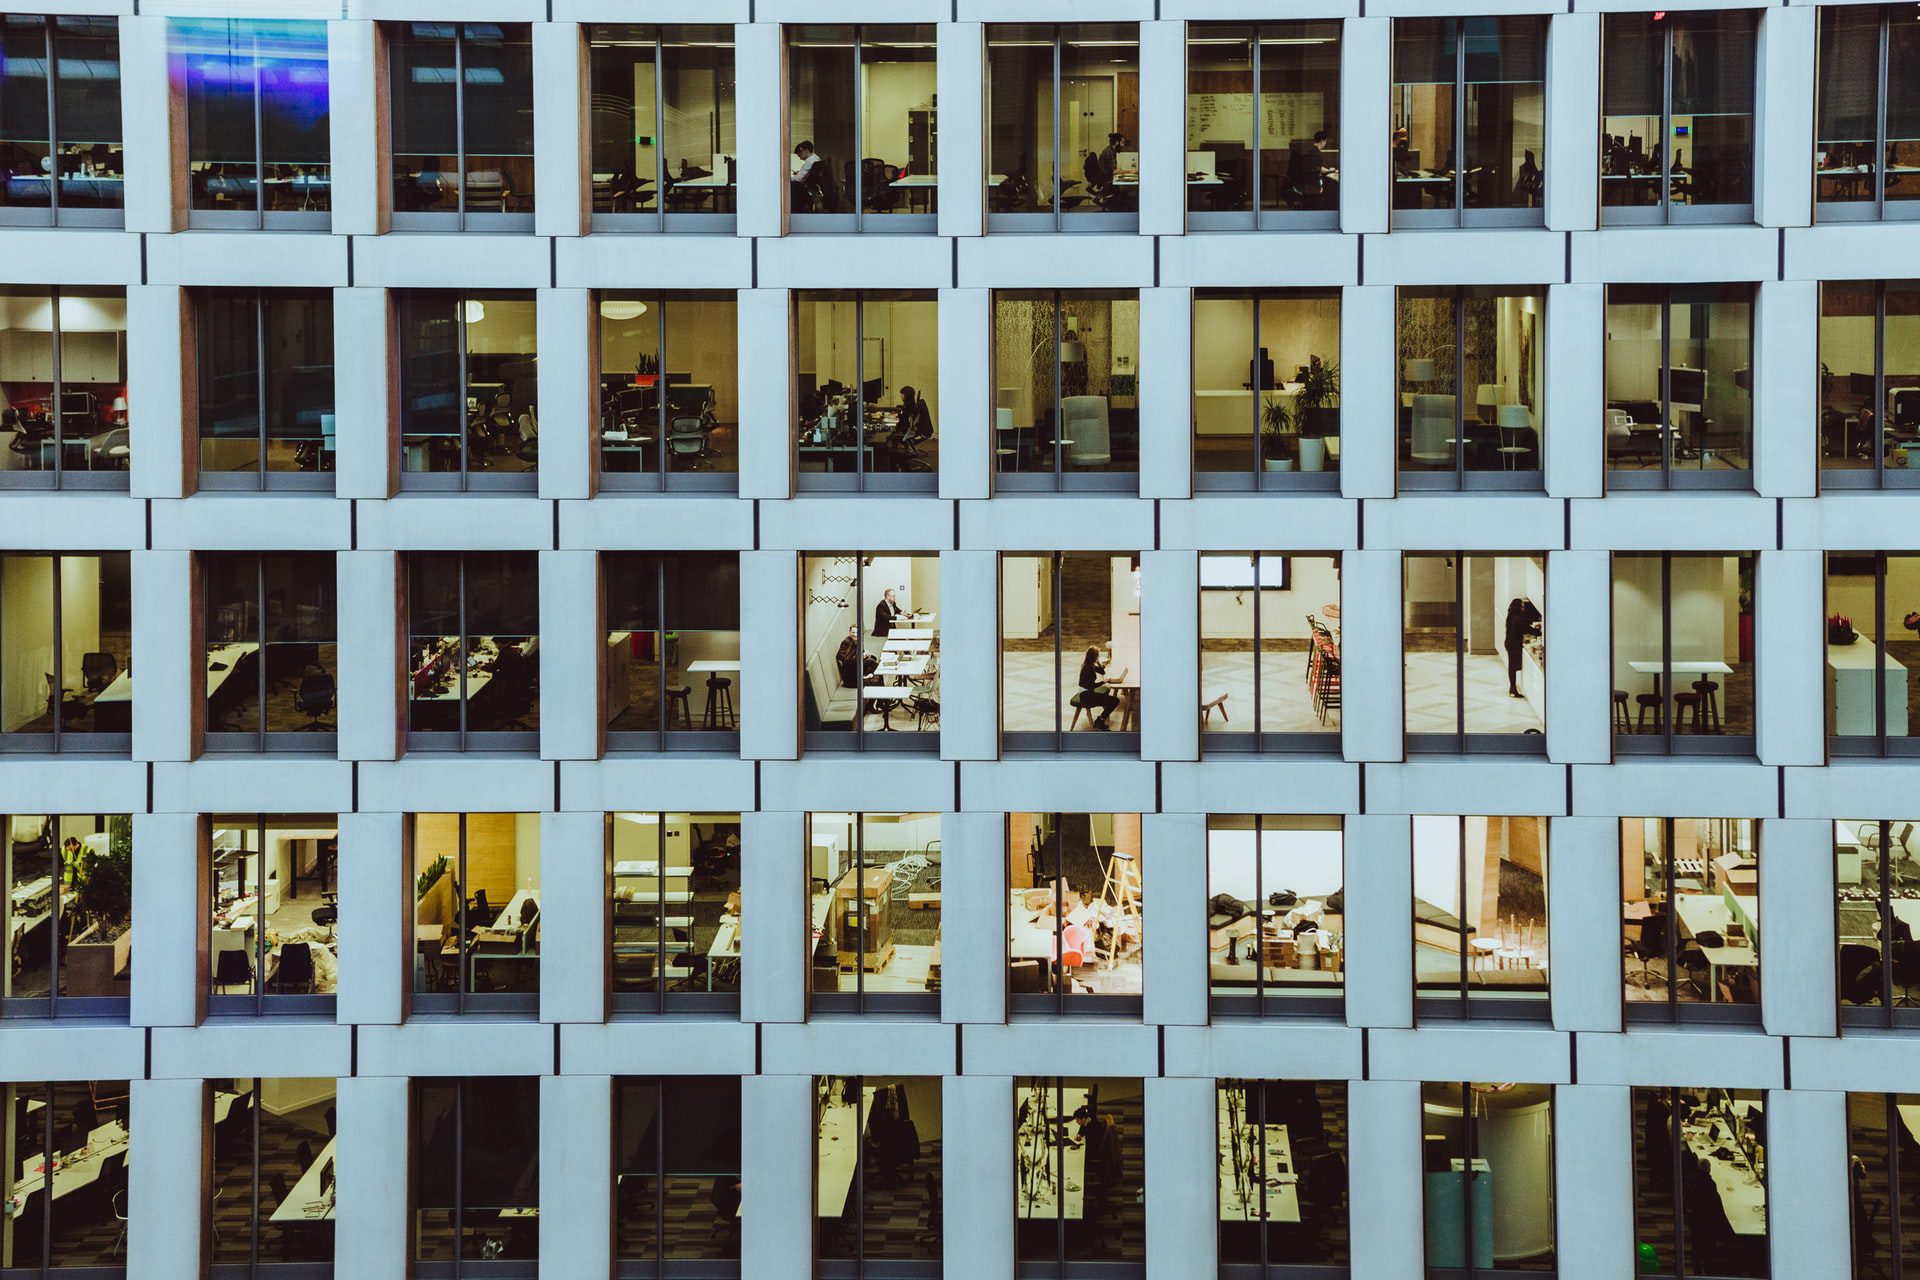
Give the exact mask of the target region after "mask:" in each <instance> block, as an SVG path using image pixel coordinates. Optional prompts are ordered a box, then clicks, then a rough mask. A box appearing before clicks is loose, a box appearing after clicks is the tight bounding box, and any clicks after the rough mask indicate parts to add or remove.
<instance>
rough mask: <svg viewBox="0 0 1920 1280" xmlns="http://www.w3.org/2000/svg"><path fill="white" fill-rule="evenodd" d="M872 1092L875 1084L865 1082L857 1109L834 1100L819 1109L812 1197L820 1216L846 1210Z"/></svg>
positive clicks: (869, 1115) (870, 1110)
mask: <svg viewBox="0 0 1920 1280" xmlns="http://www.w3.org/2000/svg"><path fill="white" fill-rule="evenodd" d="M873 1094H874V1086H873V1085H866V1086H864V1087H862V1088H861V1090H860V1097H861V1105H860V1106H859V1107H858V1108H855V1107H853V1106H851V1105H849V1104H847V1103H844V1102H836V1103H834V1104H833V1105H832V1106H830V1107H826V1108H825V1109H823V1110H822V1111H821V1112H820V1129H819V1140H818V1141H817V1142H816V1143H815V1144H814V1151H815V1152H816V1153H817V1155H816V1157H815V1160H816V1163H815V1165H814V1168H815V1173H814V1196H815V1200H816V1212H817V1213H818V1214H819V1216H820V1217H821V1218H838V1217H839V1216H840V1215H841V1214H843V1213H845V1212H846V1210H847V1196H848V1194H849V1193H850V1192H851V1191H852V1190H853V1171H854V1169H855V1167H856V1166H857V1165H858V1164H859V1163H860V1148H861V1147H862V1146H863V1145H864V1144H865V1135H866V1132H867V1121H868V1120H870V1119H871V1118H872V1117H873Z"/></svg>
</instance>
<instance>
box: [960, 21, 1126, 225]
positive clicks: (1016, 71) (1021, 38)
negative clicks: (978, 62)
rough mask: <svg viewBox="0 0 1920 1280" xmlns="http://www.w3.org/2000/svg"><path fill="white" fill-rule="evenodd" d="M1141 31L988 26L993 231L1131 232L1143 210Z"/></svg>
mask: <svg viewBox="0 0 1920 1280" xmlns="http://www.w3.org/2000/svg"><path fill="white" fill-rule="evenodd" d="M1139 139H1140V29H1139V26H1138V25H1137V24H1135V23H1131V22H1111V23H1098V22H1083V23H1071V24H1064V25H1048V24H1041V23H1030V24H1014V23H994V24H990V25H989V26H988V27H987V137H986V152H987V157H986V158H987V179H986V181H987V230H988V231H1130V230H1132V229H1133V228H1134V226H1135V225H1136V224H1137V223H1138V221H1139V214H1138V210H1139V207H1140V200H1139V192H1140V151H1139Z"/></svg>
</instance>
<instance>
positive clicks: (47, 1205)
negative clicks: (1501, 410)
mask: <svg viewBox="0 0 1920 1280" xmlns="http://www.w3.org/2000/svg"><path fill="white" fill-rule="evenodd" d="M49 21H51V19H49ZM53 985H54V986H56V987H58V986H59V985H60V984H59V983H58V982H55V983H54V984H53ZM42 1087H43V1088H44V1089H45V1090H46V1093H45V1095H44V1096H45V1097H46V1100H47V1101H46V1113H47V1118H46V1125H45V1132H44V1137H45V1142H44V1143H43V1145H42V1146H41V1148H40V1153H41V1159H43V1160H44V1161H45V1162H46V1163H45V1168H46V1170H47V1172H46V1174H44V1175H42V1177H41V1182H40V1185H41V1187H42V1188H44V1189H45V1190H46V1192H47V1194H46V1195H45V1196H44V1197H43V1198H42V1200H41V1206H40V1261H41V1263H42V1264H45V1263H46V1262H47V1261H49V1260H50V1259H51V1258H52V1257H53V1212H52V1208H53V1195H52V1190H53V1107H54V1097H53V1085H52V1084H51V1083H48V1084H46V1085H44V1086H42ZM129 1106H131V1104H129Z"/></svg>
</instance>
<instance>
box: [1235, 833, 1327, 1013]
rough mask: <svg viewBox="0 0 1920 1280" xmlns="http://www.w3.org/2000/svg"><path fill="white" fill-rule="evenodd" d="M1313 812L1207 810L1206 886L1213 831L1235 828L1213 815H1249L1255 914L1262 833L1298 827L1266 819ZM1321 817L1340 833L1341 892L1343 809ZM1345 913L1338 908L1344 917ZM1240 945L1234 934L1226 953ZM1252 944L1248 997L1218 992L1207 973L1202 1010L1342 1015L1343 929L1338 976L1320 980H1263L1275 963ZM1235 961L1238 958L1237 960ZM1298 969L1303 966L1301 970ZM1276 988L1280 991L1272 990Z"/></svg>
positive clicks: (1261, 884)
mask: <svg viewBox="0 0 1920 1280" xmlns="http://www.w3.org/2000/svg"><path fill="white" fill-rule="evenodd" d="M1318 817H1320V815H1313V814H1286V813H1250V814H1229V813H1216V814H1209V815H1207V877H1208V888H1209V890H1211V888H1212V883H1213V881H1212V874H1213V841H1212V837H1213V833H1214V831H1216V830H1233V829H1234V828H1232V827H1219V828H1216V827H1215V826H1214V825H1213V824H1214V822H1215V821H1216V820H1221V819H1226V820H1236V819H1241V818H1249V819H1251V820H1252V829H1253V887H1254V900H1255V901H1256V902H1257V903H1259V904H1260V908H1257V909H1256V913H1257V914H1258V913H1260V912H1261V911H1263V909H1264V907H1265V905H1266V901H1267V886H1266V864H1265V857H1266V850H1265V843H1266V833H1267V832H1268V831H1269V830H1272V831H1287V830H1297V829H1298V828H1289V827H1286V826H1270V825H1269V824H1270V823H1284V822H1287V821H1289V820H1293V819H1299V818H1308V819H1313V818H1318ZM1325 818H1326V819H1330V820H1331V821H1332V822H1333V823H1334V826H1333V827H1331V828H1321V829H1331V830H1333V831H1336V832H1338V833H1339V835H1340V862H1341V872H1340V882H1341V890H1342V892H1344V891H1345V889H1346V849H1347V832H1346V817H1345V815H1343V814H1329V815H1325ZM1329 896H1331V895H1329ZM1211 897H1212V895H1211V893H1209V895H1208V898H1209V900H1211ZM1344 914H1345V913H1344V912H1343V913H1342V915H1343V917H1344ZM1239 945H1240V944H1239V941H1238V940H1237V939H1234V940H1231V941H1230V944H1229V952H1228V954H1229V955H1234V956H1237V955H1238V948H1239ZM1255 950H1256V955H1254V956H1250V957H1248V959H1249V960H1250V961H1252V964H1253V991H1252V998H1251V999H1249V998H1248V997H1246V996H1237V995H1222V994H1221V993H1219V992H1217V991H1215V990H1214V984H1213V982H1212V979H1211V977H1209V980H1208V983H1207V1010H1208V1013H1209V1014H1210V1015H1211V1016H1212V1017H1213V1018H1216V1019H1232V1020H1235V1021H1239V1020H1241V1019H1256V1020H1257V1019H1267V1018H1326V1019H1332V1020H1334V1021H1341V1020H1343V1019H1344V1018H1345V1016H1346V1007H1347V974H1346V967H1345V961H1344V956H1345V954H1346V949H1345V934H1344V929H1343V932H1342V946H1341V952H1340V953H1341V955H1342V957H1343V959H1342V964H1341V968H1340V970H1339V980H1338V981H1337V982H1329V983H1324V984H1321V983H1315V984H1312V985H1311V986H1308V985H1305V984H1301V985H1294V984H1285V985H1278V986H1274V985H1272V984H1270V983H1269V982H1268V980H1267V970H1268V969H1269V968H1272V967H1274V966H1271V965H1268V964H1265V963H1262V961H1261V959H1260V957H1259V956H1258V954H1257V950H1258V947H1257V944H1256V948H1255ZM1236 963H1239V962H1238V961H1236ZM1209 964H1211V959H1209ZM1302 972H1305V971H1304V970H1303V971H1302ZM1315 972H1322V970H1315ZM1276 992H1278V993H1279V994H1276Z"/></svg>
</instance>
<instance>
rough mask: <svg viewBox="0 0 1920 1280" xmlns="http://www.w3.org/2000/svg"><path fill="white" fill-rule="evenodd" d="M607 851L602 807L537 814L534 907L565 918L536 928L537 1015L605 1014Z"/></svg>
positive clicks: (597, 1018) (547, 1018) (587, 1018)
mask: <svg viewBox="0 0 1920 1280" xmlns="http://www.w3.org/2000/svg"><path fill="white" fill-rule="evenodd" d="M608 858H609V853H608V842H607V819H606V815H605V814H601V813H543V814H541V815H540V910H541V913H542V914H543V915H545V916H546V917H547V918H548V919H551V920H554V921H560V920H564V921H566V922H567V927H566V928H564V929H542V930H541V931H540V1020H541V1021H543V1022H593V1023H598V1022H605V1021H606V1018H607V878H608V873H609V871H610V868H609V866H608ZM542 1132H543V1133H544V1132H545V1131H544V1130H542ZM544 1141H545V1140H544V1138H543V1139H542V1142H543V1144H544Z"/></svg>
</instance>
